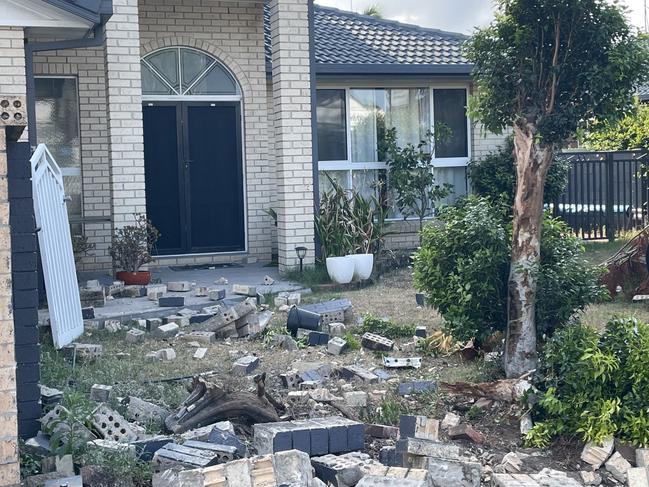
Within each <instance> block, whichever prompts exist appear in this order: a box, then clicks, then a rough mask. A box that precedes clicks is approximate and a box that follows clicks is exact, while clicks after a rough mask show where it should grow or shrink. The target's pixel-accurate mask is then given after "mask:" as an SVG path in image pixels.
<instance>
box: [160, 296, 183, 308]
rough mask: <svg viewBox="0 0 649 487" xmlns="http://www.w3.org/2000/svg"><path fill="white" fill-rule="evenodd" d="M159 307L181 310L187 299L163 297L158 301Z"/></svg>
mask: <svg viewBox="0 0 649 487" xmlns="http://www.w3.org/2000/svg"><path fill="white" fill-rule="evenodd" d="M158 306H160V307H161V308H179V307H180V306H185V298H184V297H183V296H162V297H161V298H159V299H158Z"/></svg>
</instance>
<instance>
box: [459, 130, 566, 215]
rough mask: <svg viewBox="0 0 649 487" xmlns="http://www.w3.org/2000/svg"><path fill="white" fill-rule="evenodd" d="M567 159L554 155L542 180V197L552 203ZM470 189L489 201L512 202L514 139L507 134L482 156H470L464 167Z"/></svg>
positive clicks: (559, 189)
mask: <svg viewBox="0 0 649 487" xmlns="http://www.w3.org/2000/svg"><path fill="white" fill-rule="evenodd" d="M569 174H570V162H569V161H568V160H567V159H566V158H563V157H557V158H555V160H554V162H553V164H552V165H551V166H550V169H549V171H548V177H547V179H546V181H545V191H544V194H543V200H544V201H545V202H546V203H552V202H554V201H556V200H557V198H558V197H559V196H561V194H562V193H563V191H564V189H565V188H566V186H567V185H568V176H569ZM467 175H468V177H469V179H470V180H471V185H472V186H473V189H474V192H475V193H476V194H478V195H480V196H486V197H488V198H490V199H491V200H492V201H503V202H504V203H506V204H507V205H508V206H512V205H513V204H514V195H515V193H516V161H515V160H514V139H513V138H512V137H507V139H506V140H505V143H504V144H503V145H502V146H500V147H499V148H498V149H496V150H495V151H493V152H491V153H489V154H487V155H486V156H484V157H483V158H482V159H474V160H472V161H471V162H470V163H469V165H468V167H467Z"/></svg>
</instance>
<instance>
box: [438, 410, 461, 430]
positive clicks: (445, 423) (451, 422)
mask: <svg viewBox="0 0 649 487" xmlns="http://www.w3.org/2000/svg"><path fill="white" fill-rule="evenodd" d="M461 419H462V418H460V417H459V416H458V415H457V414H455V413H446V415H445V416H444V419H443V420H442V425H441V428H442V431H446V430H448V429H449V428H451V427H453V426H457V425H458V424H460V421H461Z"/></svg>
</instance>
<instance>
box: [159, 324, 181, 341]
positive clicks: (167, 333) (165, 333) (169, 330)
mask: <svg viewBox="0 0 649 487" xmlns="http://www.w3.org/2000/svg"><path fill="white" fill-rule="evenodd" d="M179 330H180V326H178V325H177V324H176V323H167V324H166V325H161V326H159V327H158V328H156V329H155V330H154V332H153V335H154V336H155V337H156V338H173V337H175V336H176V334H177V333H178V331H179Z"/></svg>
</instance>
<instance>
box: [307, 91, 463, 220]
mask: <svg viewBox="0 0 649 487" xmlns="http://www.w3.org/2000/svg"><path fill="white" fill-rule="evenodd" d="M317 100H318V101H317V122H318V156H319V157H318V158H319V168H320V171H321V177H320V191H321V192H323V191H325V190H327V189H329V187H330V183H329V181H328V179H327V177H326V175H329V176H330V177H332V179H334V180H336V181H338V182H341V183H342V184H343V186H345V187H347V188H354V189H356V190H358V191H360V192H361V193H362V194H365V195H368V194H372V193H375V194H376V191H377V188H379V187H382V188H385V187H386V186H387V197H388V201H391V200H392V199H393V198H392V197H391V196H390V194H389V181H388V182H387V183H386V173H387V171H386V163H385V160H386V156H385V149H384V147H383V145H382V141H383V140H384V138H385V132H386V130H388V129H390V128H392V127H394V128H396V130H397V138H398V142H399V144H400V145H402V146H403V145H405V144H408V143H411V144H418V143H419V142H420V141H422V140H425V139H426V133H427V132H428V131H429V130H432V129H433V127H434V126H435V127H437V126H443V127H444V128H443V130H444V132H443V133H444V137H443V138H442V140H440V141H438V143H437V147H435V152H434V157H435V165H436V169H435V172H436V173H437V175H438V181H439V182H440V183H450V184H452V185H453V186H454V188H455V193H454V195H453V196H451V197H449V198H447V202H452V201H454V200H455V199H456V198H457V197H458V196H463V195H465V194H466V193H467V185H466V170H465V166H466V164H467V162H468V157H469V135H468V120H467V115H466V104H467V90H466V88H430V87H426V86H421V87H416V88H337V89H319V90H318V96H317ZM391 216H392V217H393V218H397V217H399V215H398V213H397V212H396V211H394V210H393V211H392V213H391Z"/></svg>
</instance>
